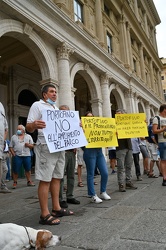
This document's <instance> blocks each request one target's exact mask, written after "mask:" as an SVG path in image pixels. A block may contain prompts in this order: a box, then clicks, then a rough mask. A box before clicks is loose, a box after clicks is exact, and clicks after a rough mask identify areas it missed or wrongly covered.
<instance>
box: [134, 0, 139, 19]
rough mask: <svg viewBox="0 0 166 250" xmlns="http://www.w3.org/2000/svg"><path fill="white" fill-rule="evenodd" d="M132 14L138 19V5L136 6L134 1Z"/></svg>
mask: <svg viewBox="0 0 166 250" xmlns="http://www.w3.org/2000/svg"><path fill="white" fill-rule="evenodd" d="M134 13H135V15H136V17H137V19H138V17H139V16H138V5H137V0H134Z"/></svg>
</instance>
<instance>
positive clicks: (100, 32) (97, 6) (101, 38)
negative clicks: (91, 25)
mask: <svg viewBox="0 0 166 250" xmlns="http://www.w3.org/2000/svg"><path fill="white" fill-rule="evenodd" d="M95 18H96V33H97V37H98V38H99V43H100V45H101V46H104V31H103V18H102V8H101V0H96V1H95Z"/></svg>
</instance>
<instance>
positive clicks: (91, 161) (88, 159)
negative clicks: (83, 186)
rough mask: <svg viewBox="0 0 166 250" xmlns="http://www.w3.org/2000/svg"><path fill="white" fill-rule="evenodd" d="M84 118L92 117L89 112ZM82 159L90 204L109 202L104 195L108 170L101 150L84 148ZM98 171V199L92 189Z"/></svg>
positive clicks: (105, 194) (108, 197) (107, 196)
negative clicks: (99, 176) (84, 165)
mask: <svg viewBox="0 0 166 250" xmlns="http://www.w3.org/2000/svg"><path fill="white" fill-rule="evenodd" d="M85 116H89V117H91V116H93V114H92V112H91V111H87V113H86V115H85ZM83 158H84V161H85V164H86V170H87V186H88V195H89V196H90V197H92V202H94V203H101V202H102V200H110V199H111V197H110V196H109V195H108V194H107V193H106V187H107V181H108V169H107V164H106V160H105V157H104V155H103V152H102V148H86V147H85V148H84V154H83ZM96 166H97V168H98V169H99V171H100V175H101V182H100V197H101V199H100V198H99V197H98V196H97V194H96V192H95V189H94V172H95V167H96Z"/></svg>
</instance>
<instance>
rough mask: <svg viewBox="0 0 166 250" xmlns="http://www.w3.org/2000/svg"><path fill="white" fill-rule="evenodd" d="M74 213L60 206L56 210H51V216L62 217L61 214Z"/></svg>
mask: <svg viewBox="0 0 166 250" xmlns="http://www.w3.org/2000/svg"><path fill="white" fill-rule="evenodd" d="M73 214H74V213H73V212H72V211H70V210H69V209H64V208H61V209H60V210H58V211H56V210H52V214H51V215H52V216H54V217H62V216H69V215H73Z"/></svg>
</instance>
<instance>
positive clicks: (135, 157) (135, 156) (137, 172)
mask: <svg viewBox="0 0 166 250" xmlns="http://www.w3.org/2000/svg"><path fill="white" fill-rule="evenodd" d="M133 159H134V166H135V174H136V176H140V175H141V171H140V165H139V153H136V154H133Z"/></svg>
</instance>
